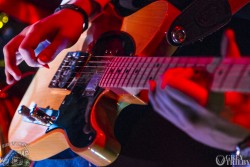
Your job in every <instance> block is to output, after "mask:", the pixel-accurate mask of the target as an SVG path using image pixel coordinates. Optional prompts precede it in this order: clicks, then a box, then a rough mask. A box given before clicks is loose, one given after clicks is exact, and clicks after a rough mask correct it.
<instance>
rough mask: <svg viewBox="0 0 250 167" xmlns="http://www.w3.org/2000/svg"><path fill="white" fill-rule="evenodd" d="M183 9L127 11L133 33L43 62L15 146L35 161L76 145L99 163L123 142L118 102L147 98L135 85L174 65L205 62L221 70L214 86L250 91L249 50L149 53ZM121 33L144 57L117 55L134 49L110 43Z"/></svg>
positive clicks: (160, 5) (20, 114)
mask: <svg viewBox="0 0 250 167" xmlns="http://www.w3.org/2000/svg"><path fill="white" fill-rule="evenodd" d="M154 9H157V10H154ZM152 11H153V13H152ZM170 11H171V13H174V14H173V15H171V17H170V16H169V15H168V14H167V13H168V12H170ZM178 14H179V11H178V10H177V9H176V8H174V7H173V6H172V5H171V4H169V3H167V2H165V1H157V2H154V3H152V4H150V5H148V6H146V7H144V8H143V9H141V10H139V11H138V12H136V13H135V14H133V15H131V16H128V17H127V18H125V19H124V21H123V25H122V28H121V30H122V31H123V32H126V33H125V34H128V35H127V36H126V35H125V36H126V37H124V33H121V35H120V34H119V33H118V35H117V32H112V33H111V34H109V33H105V34H104V35H103V36H101V37H100V38H99V39H98V40H97V42H96V44H95V45H94V46H93V49H92V50H93V53H95V54H93V55H92V54H87V53H83V52H70V51H69V50H65V51H64V52H62V53H61V54H60V55H59V56H58V58H57V59H56V60H55V61H53V62H52V63H51V64H50V67H51V68H50V70H48V69H40V70H39V71H38V73H37V75H36V76H35V78H34V79H33V81H32V83H31V85H30V87H29V88H28V90H27V93H26V94H25V96H24V98H23V99H22V101H21V103H20V106H19V109H18V111H17V112H16V114H15V116H14V118H13V121H12V123H11V127H10V130H9V141H10V147H11V148H12V149H13V150H15V151H17V152H21V153H23V152H25V155H24V156H26V157H27V158H29V159H31V160H35V161H37V160H42V159H45V158H49V157H51V156H53V155H55V154H57V153H59V152H61V151H63V150H65V149H67V148H70V149H71V150H72V151H74V152H75V153H76V154H78V155H80V156H82V157H83V158H85V159H86V160H88V161H90V162H91V163H93V164H95V165H97V166H106V165H109V164H110V163H112V162H113V161H114V160H115V159H116V158H117V157H118V155H119V152H120V147H121V146H120V144H119V143H118V141H117V140H116V138H115V136H114V131H113V129H114V124H115V120H116V118H117V116H118V115H119V111H120V110H121V105H119V104H121V103H127V104H141V105H143V104H145V102H144V101H143V100H142V99H140V98H138V97H136V96H135V94H136V93H134V92H138V91H137V90H143V89H147V88H148V80H152V79H153V80H157V78H159V77H160V75H161V74H162V73H163V72H165V71H166V70H167V69H169V68H174V67H197V68H204V69H206V70H207V71H208V72H209V73H211V74H213V76H214V82H213V83H212V84H211V90H213V91H229V90H230V91H231V90H234V91H243V92H250V87H249V82H250V75H249V73H250V65H249V63H250V59H249V58H239V59H224V60H222V59H218V58H212V57H206V58H195V57H194V58H170V57H142V56H144V55H145V56H148V55H149V56H150V55H151V53H153V52H154V50H155V49H157V47H158V46H159V44H160V42H159V41H162V39H163V37H164V33H165V31H167V29H168V28H169V26H170V24H171V22H172V20H173V19H174V18H175V17H176V16H177V15H178ZM149 16H152V17H151V19H149ZM138 18H139V20H140V22H139V23H138V22H136V20H137V19H138ZM143 18H144V19H143ZM135 25H136V26H135ZM143 25H144V26H143ZM150 25H154V26H155V27H151V28H149V27H150ZM138 26H139V27H140V30H137V28H136V31H134V30H135V27H138ZM136 32H138V34H137V33H136ZM114 36H115V38H117V39H118V41H119V40H120V38H122V39H123V37H124V38H125V43H127V39H131V38H132V40H128V41H129V42H128V43H133V42H134V44H131V45H129V46H135V47H134V48H136V50H135V51H134V53H135V54H136V55H139V57H137V58H136V57H131V56H130V54H128V56H125V57H124V56H115V55H117V54H119V53H122V55H124V53H125V51H126V50H127V49H124V50H122V49H121V46H124V41H123V40H122V42H118V43H117V42H114V43H112V42H111V43H109V42H108V44H107V43H106V41H107V40H109V39H110V38H112V37H114ZM117 36H118V37H117ZM114 41H116V40H114ZM106 46H107V48H106ZM117 48H118V49H117ZM102 49H103V50H102ZM131 53H133V52H132V51H131ZM64 55H66V56H64ZM96 55H98V56H96ZM235 69H237V70H235ZM235 71H238V73H236V72H235ZM135 90H136V91H135ZM131 92H133V93H131Z"/></svg>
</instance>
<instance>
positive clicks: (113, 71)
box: [107, 57, 121, 87]
mask: <svg viewBox="0 0 250 167" xmlns="http://www.w3.org/2000/svg"><path fill="white" fill-rule="evenodd" d="M119 60H120V59H119V57H117V58H115V60H114V64H113V68H112V69H111V70H112V72H111V75H110V78H109V80H108V82H107V84H108V85H110V86H112V87H113V86H114V85H113V83H114V80H115V76H116V71H117V67H119V63H120V62H121V61H119Z"/></svg>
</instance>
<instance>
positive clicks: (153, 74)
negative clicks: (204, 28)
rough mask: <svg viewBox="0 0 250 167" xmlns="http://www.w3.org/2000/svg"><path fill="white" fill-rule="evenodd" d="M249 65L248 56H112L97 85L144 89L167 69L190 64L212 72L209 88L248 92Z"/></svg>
mask: <svg viewBox="0 0 250 167" xmlns="http://www.w3.org/2000/svg"><path fill="white" fill-rule="evenodd" d="M249 64H250V58H237V59H236V58H225V59H221V58H214V57H205V58H198V57H191V58H190V57H175V58H170V57H137V58H135V57H116V58H114V59H113V60H112V62H111V63H110V64H109V66H108V67H107V68H106V70H105V72H104V74H103V77H102V79H101V81H100V83H99V86H100V87H104V88H138V89H147V88H148V86H149V85H148V81H149V80H156V81H157V80H158V79H159V78H160V77H161V75H162V74H163V73H164V72H165V71H166V70H167V69H170V68H175V67H194V68H202V69H205V70H206V71H207V72H208V73H210V74H212V76H213V82H212V84H211V90H212V91H216V92H225V91H237V92H250V65H249Z"/></svg>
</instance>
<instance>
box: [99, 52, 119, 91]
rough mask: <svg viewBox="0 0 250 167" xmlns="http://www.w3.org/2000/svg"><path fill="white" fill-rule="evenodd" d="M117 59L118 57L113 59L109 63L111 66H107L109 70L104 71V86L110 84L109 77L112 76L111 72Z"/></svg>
mask: <svg viewBox="0 0 250 167" xmlns="http://www.w3.org/2000/svg"><path fill="white" fill-rule="evenodd" d="M115 59H116V57H115V58H114V59H113V61H112V62H111V63H110V64H109V66H108V67H107V70H106V72H105V73H104V74H105V75H104V76H103V78H104V80H103V81H102V85H103V86H104V87H106V86H108V84H107V83H108V81H109V78H110V76H111V73H112V70H113V67H112V66H113V65H114V63H115Z"/></svg>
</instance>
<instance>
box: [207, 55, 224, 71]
mask: <svg viewBox="0 0 250 167" xmlns="http://www.w3.org/2000/svg"><path fill="white" fill-rule="evenodd" d="M221 61H222V59H221V58H213V57H210V63H209V64H208V65H207V68H206V70H207V72H209V73H214V72H215V70H216V68H217V67H218V66H219V64H220V63H221Z"/></svg>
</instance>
